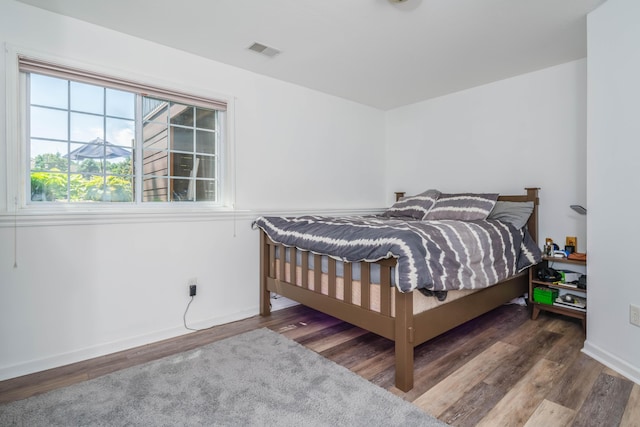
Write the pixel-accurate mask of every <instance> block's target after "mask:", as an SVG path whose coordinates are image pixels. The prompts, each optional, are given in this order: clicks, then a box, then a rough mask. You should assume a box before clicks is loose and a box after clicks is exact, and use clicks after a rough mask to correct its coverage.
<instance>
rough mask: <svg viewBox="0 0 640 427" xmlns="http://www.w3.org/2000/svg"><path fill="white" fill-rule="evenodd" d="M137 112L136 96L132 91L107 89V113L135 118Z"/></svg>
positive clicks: (125, 117)
mask: <svg viewBox="0 0 640 427" xmlns="http://www.w3.org/2000/svg"><path fill="white" fill-rule="evenodd" d="M135 112H136V96H135V94H133V93H130V92H124V91H121V90H116V89H107V115H108V116H115V117H121V118H123V119H134V118H135Z"/></svg>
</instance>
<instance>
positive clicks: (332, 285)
mask: <svg viewBox="0 0 640 427" xmlns="http://www.w3.org/2000/svg"><path fill="white" fill-rule="evenodd" d="M328 268H329V269H328V271H327V273H328V276H329V296H330V297H331V298H335V297H336V260H335V259H333V258H329V265H328Z"/></svg>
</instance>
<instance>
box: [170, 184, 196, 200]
mask: <svg viewBox="0 0 640 427" xmlns="http://www.w3.org/2000/svg"><path fill="white" fill-rule="evenodd" d="M189 182H190V180H188V179H171V200H172V201H174V202H185V201H193V196H190V195H189Z"/></svg>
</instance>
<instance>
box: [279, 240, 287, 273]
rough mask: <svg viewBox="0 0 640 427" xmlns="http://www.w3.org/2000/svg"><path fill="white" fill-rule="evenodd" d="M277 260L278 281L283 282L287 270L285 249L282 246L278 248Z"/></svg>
mask: <svg viewBox="0 0 640 427" xmlns="http://www.w3.org/2000/svg"><path fill="white" fill-rule="evenodd" d="M279 255H280V256H279V259H280V269H279V275H280V280H284V278H285V275H284V274H285V271H286V270H287V248H285V247H284V246H280V254H279Z"/></svg>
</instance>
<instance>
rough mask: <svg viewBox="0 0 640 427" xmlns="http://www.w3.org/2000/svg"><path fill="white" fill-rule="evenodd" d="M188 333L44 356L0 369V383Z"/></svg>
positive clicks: (248, 313)
mask: <svg viewBox="0 0 640 427" xmlns="http://www.w3.org/2000/svg"><path fill="white" fill-rule="evenodd" d="M258 312H259V310H258V307H253V308H250V309H247V310H244V311H241V312H237V313H233V314H232V315H227V316H220V317H213V318H210V319H207V320H203V321H200V322H194V323H193V324H189V325H188V326H189V327H190V328H193V329H206V328H210V327H212V326H216V325H222V324H225V323H230V322H235V321H237V320H242V319H246V318H249V317H252V316H255V315H256V314H258ZM191 332H193V331H189V330H187V329H185V328H184V326H179V327H175V328H171V329H166V330H162V331H155V332H151V333H149V334H145V335H139V336H135V337H130V338H125V339H123V340H119V341H113V342H110V343H105V344H99V345H96V346H93V347H88V348H84V349H80V350H74V351H70V352H68V353H62V354H57V355H53V356H48V357H44V358H42V359H36V360H30V361H28V362H24V363H19V364H15V365H11V366H4V367H0V381H4V380H8V379H10V378H16V377H20V376H23V375H28V374H33V373H35V372H40V371H45V370H47V369H52V368H58V367H60V366H64V365H69V364H71V363H76V362H81V361H83V360H88V359H93V358H94V357H100V356H105V355H107V354H111V353H116V352H118V351H122V350H129V349H131V348H135V347H139V346H141V345H146V344H151V343H154V342H157V341H162V340H165V339H169V338H174V337H178V336H180V335H185V334H188V333H191Z"/></svg>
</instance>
